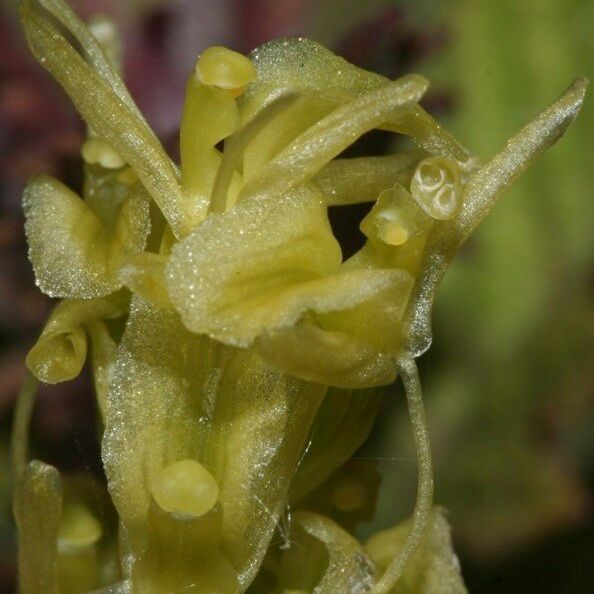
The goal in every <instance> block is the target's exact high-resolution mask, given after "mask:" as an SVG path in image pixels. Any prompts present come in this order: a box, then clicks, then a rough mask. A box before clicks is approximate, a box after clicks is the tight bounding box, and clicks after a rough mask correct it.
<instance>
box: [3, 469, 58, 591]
mask: <svg viewBox="0 0 594 594" xmlns="http://www.w3.org/2000/svg"><path fill="white" fill-rule="evenodd" d="M13 511H14V517H15V521H16V525H17V530H18V539H19V591H20V592H21V593H22V594H59V585H58V568H57V539H58V525H59V522H60V514H61V511H62V485H61V483H60V475H59V474H58V471H57V470H56V469H55V468H54V467H53V466H49V465H47V464H44V463H43V462H39V461H38V460H33V461H32V462H30V463H29V465H28V466H27V468H26V470H25V472H24V474H23V476H22V477H21V479H20V480H19V481H18V483H17V486H16V489H15V493H14V500H13Z"/></svg>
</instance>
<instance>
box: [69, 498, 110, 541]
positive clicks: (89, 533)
mask: <svg viewBox="0 0 594 594" xmlns="http://www.w3.org/2000/svg"><path fill="white" fill-rule="evenodd" d="M102 533H103V530H102V528H101V524H100V523H99V520H97V518H96V517H95V516H94V515H93V514H92V513H91V512H90V511H89V509H88V508H87V507H86V506H84V505H82V504H73V505H67V506H65V507H64V509H63V510H62V517H61V518H60V528H59V531H58V546H59V547H61V548H81V547H87V546H90V545H92V544H95V543H96V542H97V541H98V540H99V539H100V538H101V535H102Z"/></svg>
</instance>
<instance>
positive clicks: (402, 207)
mask: <svg viewBox="0 0 594 594" xmlns="http://www.w3.org/2000/svg"><path fill="white" fill-rule="evenodd" d="M405 193H406V190H404V188H402V187H399V188H396V187H395V188H389V189H387V190H384V191H383V192H382V193H381V194H380V195H379V197H378V200H377V202H376V203H375V204H374V206H373V208H372V209H371V211H370V212H369V214H368V215H367V216H366V217H365V218H364V219H363V220H362V221H361V231H362V232H363V233H364V234H365V236H366V237H368V238H370V239H375V240H379V241H381V242H383V243H385V244H387V245H391V246H400V245H403V244H405V243H406V242H407V241H408V240H409V239H410V238H411V237H412V236H413V235H415V234H416V233H417V232H418V221H417V220H416V219H417V218H418V217H416V216H415V213H414V211H413V209H412V208H411V206H412V205H411V204H410V202H411V201H410V199H409V200H408V201H407V200H406V199H405V196H404V194H405Z"/></svg>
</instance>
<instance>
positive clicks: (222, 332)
mask: <svg viewBox="0 0 594 594" xmlns="http://www.w3.org/2000/svg"><path fill="white" fill-rule="evenodd" d="M340 261H341V253H340V248H339V246H338V243H337V242H336V240H335V239H334V237H333V236H332V233H331V230H330V226H329V223H328V219H327V215H326V208H325V205H324V203H323V201H322V199H321V198H320V196H319V194H318V193H316V192H313V191H311V190H309V189H308V188H304V187H300V188H299V189H296V190H295V191H292V192H290V193H288V194H286V195H285V196H283V197H278V198H276V199H274V201H273V200H248V201H245V202H242V203H239V204H238V205H237V206H236V207H235V208H233V209H232V210H230V211H228V212H226V213H223V214H220V215H212V216H211V217H209V218H208V219H207V220H206V221H205V222H204V223H203V224H202V225H201V226H200V227H199V228H197V229H196V230H195V231H194V232H193V233H192V234H191V235H190V236H188V237H187V238H186V239H185V240H183V241H181V242H180V243H179V244H177V245H176V246H175V247H174V248H173V250H172V255H171V259H170V261H169V263H168V265H167V268H166V279H167V285H168V290H169V295H170V298H171V301H172V302H173V304H174V305H175V306H176V308H177V309H178V311H179V312H180V314H181V317H182V320H183V322H184V324H185V325H186V327H188V328H189V329H190V330H192V331H193V332H198V333H204V334H209V335H210V336H212V337H213V338H216V339H218V340H221V341H223V342H226V343H229V344H235V345H239V346H247V345H249V344H251V343H252V342H253V341H254V340H255V339H256V338H257V337H258V336H259V335H262V334H264V333H266V332H270V331H273V330H276V329H279V328H286V327H289V326H292V325H293V324H295V323H296V322H297V321H298V320H299V318H300V317H301V316H302V315H303V314H304V313H305V312H307V311H315V312H327V311H332V310H336V309H347V308H350V307H354V306H356V305H358V304H359V303H361V302H363V301H365V300H367V299H369V298H370V297H372V296H373V295H375V294H377V293H378V292H379V291H381V290H383V289H386V288H387V287H390V286H393V285H394V284H396V283H397V282H398V281H399V280H400V275H399V274H398V273H397V272H395V271H389V270H352V271H345V272H341V271H340Z"/></svg>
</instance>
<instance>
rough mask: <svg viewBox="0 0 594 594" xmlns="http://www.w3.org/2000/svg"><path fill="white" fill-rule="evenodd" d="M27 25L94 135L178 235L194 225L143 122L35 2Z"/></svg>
mask: <svg viewBox="0 0 594 594" xmlns="http://www.w3.org/2000/svg"><path fill="white" fill-rule="evenodd" d="M21 13H22V19H23V26H24V29H25V33H26V35H27V40H28V42H29V45H30V47H31V51H32V53H33V55H34V56H35V57H36V58H37V60H38V61H39V62H40V64H41V65H42V66H43V67H44V68H46V69H47V70H48V71H49V72H50V73H51V74H52V75H53V76H54V77H55V79H56V80H57V81H58V82H59V83H60V85H61V86H62V87H63V88H64V90H65V91H66V93H67V94H68V95H69V97H70V98H71V99H72V101H73V103H74V105H75V106H76V108H77V109H78V111H79V112H80V114H81V115H82V116H83V118H84V119H85V120H86V122H87V123H88V124H89V126H91V128H92V129H93V132H94V133H95V134H96V135H97V136H98V137H100V138H102V139H103V140H105V141H106V142H108V143H109V144H110V145H111V146H113V147H114V148H115V149H116V150H117V151H118V153H119V154H120V155H121V156H122V157H123V158H124V159H125V160H126V161H127V162H128V163H129V164H130V166H131V167H132V168H133V169H134V171H135V172H136V174H137V175H138V178H139V179H140V180H141V182H142V184H143V185H144V186H145V188H146V189H147V190H148V192H149V193H150V194H151V196H152V197H153V199H154V200H155V202H156V203H157V204H158V205H159V207H160V209H161V210H162V212H163V214H164V215H165V217H166V219H167V220H168V222H169V223H170V225H171V227H172V229H173V230H174V232H175V233H177V234H181V233H182V232H183V231H184V229H187V227H188V225H189V220H188V213H187V212H186V211H185V207H184V206H183V201H182V198H181V191H180V188H179V184H178V173H177V169H176V167H175V166H174V164H173V163H172V162H171V160H170V159H169V157H168V156H167V154H166V153H165V151H164V150H163V147H162V146H161V144H160V143H159V141H158V140H157V138H156V137H155V135H154V134H153V133H152V132H151V131H150V130H149V128H148V127H147V126H146V124H145V123H144V121H143V120H141V119H139V117H138V115H137V114H136V112H135V111H134V110H132V109H131V108H130V107H129V106H128V105H127V104H126V103H125V102H124V101H122V99H121V98H120V97H119V96H118V94H117V93H116V92H115V91H114V89H113V87H112V86H111V85H110V83H109V82H107V81H106V80H105V79H103V78H102V77H101V76H100V75H99V74H98V73H97V72H96V71H95V70H94V69H93V68H91V67H90V66H89V65H88V64H87V63H86V62H85V61H84V60H83V58H82V57H81V56H80V55H79V54H78V53H77V52H76V51H75V49H74V48H73V47H72V45H71V44H70V43H69V42H68V41H67V40H66V39H65V38H64V36H63V35H62V34H61V33H60V32H59V31H58V30H57V29H56V27H55V26H54V25H53V24H52V22H51V20H50V18H48V16H49V15H47V14H46V13H44V11H43V10H41V9H40V8H39V7H38V6H37V5H36V2H35V1H34V0H24V2H23V3H22V4H21Z"/></svg>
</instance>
